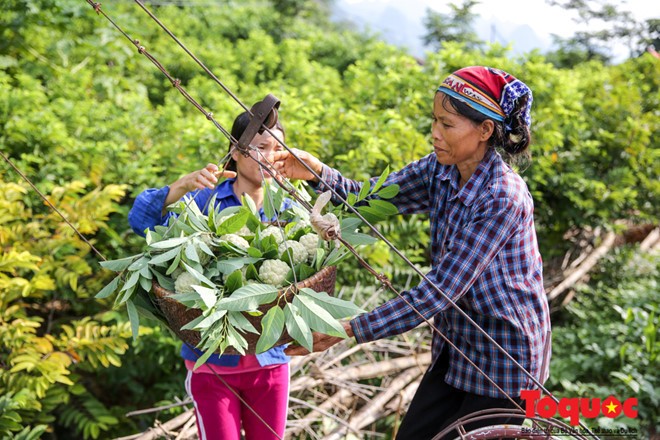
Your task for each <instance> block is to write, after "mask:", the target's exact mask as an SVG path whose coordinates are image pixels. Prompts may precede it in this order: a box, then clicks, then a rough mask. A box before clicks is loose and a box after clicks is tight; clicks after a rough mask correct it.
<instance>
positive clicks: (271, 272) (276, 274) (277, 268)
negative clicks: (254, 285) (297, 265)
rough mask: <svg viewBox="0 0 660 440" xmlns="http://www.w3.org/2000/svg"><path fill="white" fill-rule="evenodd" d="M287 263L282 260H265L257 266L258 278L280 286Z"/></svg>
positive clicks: (286, 271)
mask: <svg viewBox="0 0 660 440" xmlns="http://www.w3.org/2000/svg"><path fill="white" fill-rule="evenodd" d="M289 269H290V268H289V265H288V264H286V263H285V262H284V261H282V260H265V261H264V262H263V263H262V264H261V267H260V268H259V278H260V279H261V281H263V282H264V283H266V284H270V285H273V286H275V287H280V286H283V285H284V281H285V279H286V274H287V273H289Z"/></svg>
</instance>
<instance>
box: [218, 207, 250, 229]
mask: <svg viewBox="0 0 660 440" xmlns="http://www.w3.org/2000/svg"><path fill="white" fill-rule="evenodd" d="M249 217H250V210H249V209H247V208H242V209H240V210H239V211H238V212H237V213H236V214H234V215H232V216H231V217H229V218H228V219H226V220H225V221H223V222H222V223H221V224H220V225H219V226H218V227H217V229H216V234H217V235H225V234H233V233H235V232H238V231H239V230H240V229H241V228H242V227H243V226H245V224H246V223H247V221H248V218H249Z"/></svg>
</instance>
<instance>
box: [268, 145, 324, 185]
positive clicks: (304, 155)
mask: <svg viewBox="0 0 660 440" xmlns="http://www.w3.org/2000/svg"><path fill="white" fill-rule="evenodd" d="M291 153H294V154H295V155H296V156H298V157H299V158H300V160H302V161H303V162H305V163H306V164H307V166H309V168H311V169H312V170H314V172H315V173H316V174H317V175H319V176H320V175H321V171H322V170H323V162H321V161H320V160H318V159H317V158H316V157H314V156H312V155H311V154H309V153H308V152H306V151H303V150H299V149H297V148H292V149H291ZM291 153H290V152H289V151H286V150H285V151H277V152H275V153H274V154H273V157H272V159H271V161H272V163H273V168H274V169H275V171H277V172H278V173H280V174H281V175H282V176H283V177H286V178H289V179H300V180H311V181H314V182H318V179H317V178H316V176H315V175H314V174H313V173H311V172H310V171H309V170H308V169H307V167H305V166H304V165H303V164H302V163H300V161H299V160H298V159H297V158H296V157H294V156H293V154H291Z"/></svg>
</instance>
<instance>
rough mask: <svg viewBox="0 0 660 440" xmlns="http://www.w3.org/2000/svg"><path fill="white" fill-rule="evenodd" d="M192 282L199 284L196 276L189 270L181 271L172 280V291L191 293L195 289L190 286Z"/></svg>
mask: <svg viewBox="0 0 660 440" xmlns="http://www.w3.org/2000/svg"><path fill="white" fill-rule="evenodd" d="M193 284H194V285H198V284H199V281H198V280H197V278H195V276H194V275H193V274H191V273H190V272H183V273H181V275H179V276H178V277H177V278H176V281H174V291H175V292H176V293H192V292H194V291H195V289H193V287H192V286H193Z"/></svg>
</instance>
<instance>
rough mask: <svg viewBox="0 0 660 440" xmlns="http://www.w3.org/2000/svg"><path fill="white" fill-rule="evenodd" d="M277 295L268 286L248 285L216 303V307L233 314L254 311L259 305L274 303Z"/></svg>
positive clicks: (275, 289)
mask: <svg viewBox="0 0 660 440" xmlns="http://www.w3.org/2000/svg"><path fill="white" fill-rule="evenodd" d="M278 293H279V291H278V290H277V288H275V287H273V286H270V285H268V284H248V285H247V286H243V287H241V288H240V289H238V290H236V291H235V292H234V293H232V294H231V296H229V297H226V298H222V299H221V300H220V301H218V307H219V308H222V309H225V310H229V311H234V312H245V311H248V310H255V309H257V308H258V307H259V306H260V305H261V304H268V303H270V302H273V301H275V300H276V299H277V295H278Z"/></svg>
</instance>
